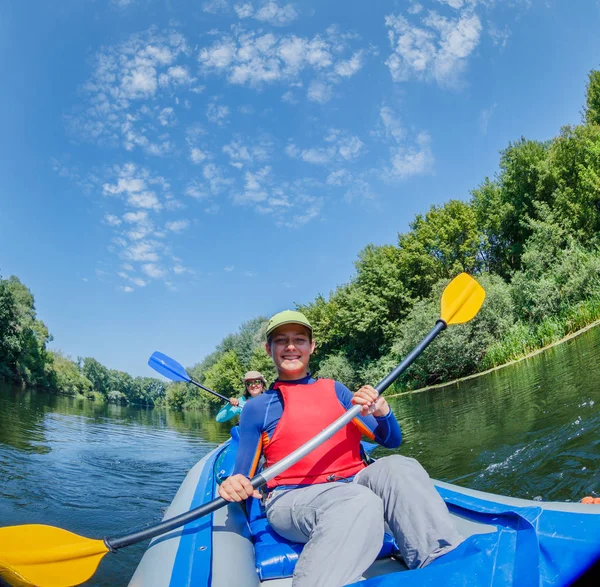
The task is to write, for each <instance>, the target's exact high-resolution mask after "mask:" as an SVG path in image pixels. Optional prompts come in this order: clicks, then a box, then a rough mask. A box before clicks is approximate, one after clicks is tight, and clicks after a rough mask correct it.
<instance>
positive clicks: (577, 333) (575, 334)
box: [388, 320, 600, 398]
mask: <svg viewBox="0 0 600 587" xmlns="http://www.w3.org/2000/svg"><path fill="white" fill-rule="evenodd" d="M596 326H600V320H596V321H595V322H592V323H591V324H588V325H587V326H584V327H583V328H581V329H579V330H577V331H575V332H572V333H570V334H567V335H566V336H564V337H563V338H561V339H560V340H557V341H555V342H553V343H550V344H548V345H546V346H544V347H542V348H539V349H536V350H534V351H530V352H528V353H527V354H525V355H523V356H522V357H519V358H517V359H513V360H512V361H509V362H508V363H504V364H502V365H497V366H496V367H492V368H491V369H486V370H485V371H481V372H480V373H473V374H472V375H467V376H466V377H461V378H459V379H453V380H452V381H446V382H445V383H437V384H436V385H427V386H426V387H420V388H419V389H411V390H410V391H402V392H400V393H395V394H393V395H389V396H388V397H390V398H392V397H399V396H401V395H410V394H412V393H421V392H423V391H430V390H432V389H441V388H443V387H450V386H451V385H458V384H459V383H462V382H463V381H469V380H470V379H476V378H478V377H483V376H484V375H488V374H489V373H493V372H495V371H500V369H504V368H505V367H509V366H510V365H514V364H515V363H520V362H521V361H525V360H527V359H530V358H531V357H535V356H536V355H539V354H540V353H543V352H544V351H547V350H548V349H551V348H552V347H555V346H558V345H561V344H563V343H564V342H567V341H569V340H571V339H573V338H576V337H578V336H580V335H581V334H583V333H584V332H587V331H588V330H591V329H592V328H595V327H596Z"/></svg>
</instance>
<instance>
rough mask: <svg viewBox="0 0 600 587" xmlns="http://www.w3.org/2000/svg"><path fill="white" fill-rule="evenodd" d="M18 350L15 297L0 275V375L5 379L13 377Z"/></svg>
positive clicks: (19, 347) (17, 322)
mask: <svg viewBox="0 0 600 587" xmlns="http://www.w3.org/2000/svg"><path fill="white" fill-rule="evenodd" d="M20 352H21V344H20V340H19V320H18V314H17V307H16V303H15V298H14V296H13V294H12V292H11V290H10V289H9V287H8V285H7V282H6V281H5V280H4V279H2V278H1V277H0V377H2V378H5V379H12V378H14V377H15V375H16V372H17V359H18V356H19V354H20Z"/></svg>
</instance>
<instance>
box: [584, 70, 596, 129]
mask: <svg viewBox="0 0 600 587" xmlns="http://www.w3.org/2000/svg"><path fill="white" fill-rule="evenodd" d="M585 121H586V122H587V124H596V125H600V71H594V70H593V71H590V73H589V75H588V84H587V92H586V108H585Z"/></svg>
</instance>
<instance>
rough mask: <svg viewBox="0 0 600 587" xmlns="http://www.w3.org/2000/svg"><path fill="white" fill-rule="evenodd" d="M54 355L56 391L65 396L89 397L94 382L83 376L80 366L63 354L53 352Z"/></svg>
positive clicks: (53, 365)
mask: <svg viewBox="0 0 600 587" xmlns="http://www.w3.org/2000/svg"><path fill="white" fill-rule="evenodd" d="M52 355H53V361H52V367H51V368H52V369H53V371H54V373H55V389H56V391H57V392H58V393H62V394H65V395H84V396H87V395H88V394H89V393H90V392H91V391H92V389H93V386H92V382H91V381H90V380H89V379H88V378H87V377H86V376H85V375H83V373H82V372H81V370H80V369H79V366H78V365H77V364H76V363H74V362H73V361H71V360H70V359H68V358H67V357H65V356H64V355H63V354H62V353H61V352H53V353H52Z"/></svg>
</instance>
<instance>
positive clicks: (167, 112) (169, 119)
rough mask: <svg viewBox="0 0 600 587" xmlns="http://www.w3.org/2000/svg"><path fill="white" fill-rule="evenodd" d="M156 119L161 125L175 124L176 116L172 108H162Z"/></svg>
mask: <svg viewBox="0 0 600 587" xmlns="http://www.w3.org/2000/svg"><path fill="white" fill-rule="evenodd" d="M158 121H159V122H160V124H161V125H162V126H175V125H176V124H177V118H176V116H175V111H174V110H173V108H171V107H168V108H163V109H162V110H161V111H160V114H159V115H158Z"/></svg>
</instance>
